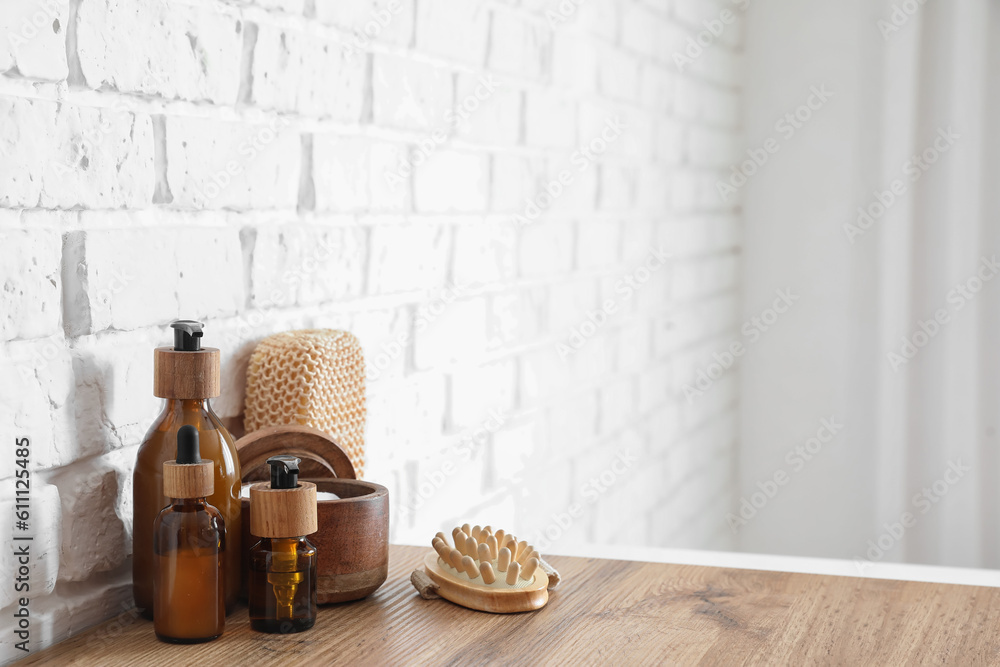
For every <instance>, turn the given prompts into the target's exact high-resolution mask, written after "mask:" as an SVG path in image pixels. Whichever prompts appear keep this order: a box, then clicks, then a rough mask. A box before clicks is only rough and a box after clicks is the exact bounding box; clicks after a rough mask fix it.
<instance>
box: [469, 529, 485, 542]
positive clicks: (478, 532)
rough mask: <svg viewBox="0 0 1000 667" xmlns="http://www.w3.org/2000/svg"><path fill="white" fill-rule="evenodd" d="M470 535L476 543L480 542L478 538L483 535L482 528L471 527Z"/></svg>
mask: <svg viewBox="0 0 1000 667" xmlns="http://www.w3.org/2000/svg"><path fill="white" fill-rule="evenodd" d="M470 534H471V535H472V536H473V537H474V538H476V541H477V542H478V541H480V540H479V536H480V535H482V534H483V529H482V528H480V527H479V526H473V527H472V533H470Z"/></svg>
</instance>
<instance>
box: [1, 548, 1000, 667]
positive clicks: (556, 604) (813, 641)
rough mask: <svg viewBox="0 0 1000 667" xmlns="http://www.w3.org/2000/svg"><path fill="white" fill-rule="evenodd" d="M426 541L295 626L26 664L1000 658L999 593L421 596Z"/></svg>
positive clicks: (63, 652)
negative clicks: (517, 599)
mask: <svg viewBox="0 0 1000 667" xmlns="http://www.w3.org/2000/svg"><path fill="white" fill-rule="evenodd" d="M427 551H428V549H427V548H426V547H392V549H391V558H390V563H391V566H390V574H389V581H388V583H387V584H386V585H385V586H383V587H382V588H381V589H380V590H379V591H377V592H376V593H375V594H374V595H372V596H371V597H369V598H366V599H364V600H361V601H359V602H354V603H350V604H341V605H333V606H330V607H321V608H320V610H319V617H318V619H317V621H316V627H315V628H313V629H312V630H310V631H308V632H304V633H301V634H297V635H289V636H279V635H264V634H259V633H254V632H252V631H251V630H250V629H249V625H248V621H247V613H246V610H245V609H241V610H239V611H237V612H236V613H234V614H232V615H230V616H229V617H228V618H227V619H226V633H225V634H224V635H223V636H222V637H221V638H220V639H218V640H216V641H214V642H211V643H209V644H200V645H196V646H170V645H167V644H163V643H161V642H158V641H157V640H156V638H155V637H154V636H153V626H152V624H151V623H149V622H148V621H145V620H142V619H138V618H134V617H133V616H129V615H128V614H125V615H123V616H122V617H120V618H119V619H116V620H112V621H109V622H108V623H105V624H104V625H102V626H98V627H97V628H94V629H91V630H89V631H87V632H85V633H83V634H81V635H78V636H76V637H74V638H72V639H70V640H68V641H66V642H63V643H62V644H59V645H57V646H54V647H52V648H51V649H49V650H46V651H43V652H41V653H38V654H36V655H33V656H31V657H30V658H28V659H27V660H26V661H25V662H23V663H20V664H28V665H30V664H48V663H51V664H71V665H93V664H100V665H107V666H109V667H114V666H119V665H120V666H126V665H128V666H133V665H157V666H158V667H172V666H174V665H177V666H180V665H192V664H254V665H292V664H366V665H368V664H392V665H412V664H461V665H464V664H492V663H503V664H530V665H538V664H541V665H567V664H569V665H577V664H597V663H600V664H619V665H645V664H663V663H666V664H682V665H688V664H696V663H699V664H708V665H733V664H746V665H773V664H778V665H806V664H821V665H873V664H874V665H902V664H907V665H909V664H935V665H940V664H949V665H986V664H997V663H998V662H1000V638H998V636H997V633H996V628H997V627H998V623H1000V589H993V588H983V587H974V586H953V585H941V584H926V583H916V582H899V581H882V580H874V579H857V578H851V577H829V576H818V575H807V574H787V573H780V572H755V571H750V570H730V569H721V568H710V567H698V566H689V565H660V564H649V563H631V562H621V561H608V560H596V559H586V558H561V557H552V558H551V559H549V560H551V562H552V564H553V565H554V566H555V567H557V568H558V569H559V571H560V573H561V574H562V575H563V583H562V585H561V586H560V587H559V589H558V590H556V591H553V592H551V594H550V597H549V603H548V604H547V605H546V606H545V607H544V608H542V609H540V610H538V611H534V612H530V613H526V614H507V615H496V614H485V613H481V612H475V611H470V610H468V609H464V608H462V607H459V606H457V605H454V604H452V603H450V602H448V601H446V600H424V599H422V598H421V597H420V596H419V595H417V593H416V591H414V589H413V586H412V585H411V584H410V581H409V577H410V573H411V572H412V571H413V570H414V569H416V568H418V567H420V566H421V564H422V562H423V558H424V555H425V554H426V553H427Z"/></svg>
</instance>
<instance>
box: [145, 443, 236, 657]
mask: <svg viewBox="0 0 1000 667" xmlns="http://www.w3.org/2000/svg"><path fill="white" fill-rule="evenodd" d="M214 468H215V465H214V464H213V463H212V462H211V461H202V460H201V456H200V454H199V447H198V429H196V428H195V427H194V426H190V425H188V426H182V427H181V429H180V431H178V432H177V460H176V461H167V462H166V463H164V464H163V491H164V493H165V494H166V495H167V497H168V498H170V504H169V505H168V506H167V507H165V508H163V510H161V511H160V513H159V514H158V515H157V517H156V520H155V521H154V522H153V565H154V567H153V570H154V575H153V610H154V611H153V629H154V630H155V631H156V636H157V637H158V638H160V639H161V640H163V641H165V642H172V643H175V644H195V643H198V642H206V641H210V640H212V639H215V638H216V637H218V636H220V635H221V634H222V632H223V630H224V629H225V627H226V604H225V597H224V594H223V581H222V580H223V567H222V562H223V559H224V558H225V554H226V525H225V521H224V520H223V518H222V515H221V514H219V511H218V510H217V509H215V508H214V507H212V506H211V505H210V504H209V502H208V500H207V499H206V498H207V497H208V496H209V495H211V494H212V492H213V491H214V487H215V470H214Z"/></svg>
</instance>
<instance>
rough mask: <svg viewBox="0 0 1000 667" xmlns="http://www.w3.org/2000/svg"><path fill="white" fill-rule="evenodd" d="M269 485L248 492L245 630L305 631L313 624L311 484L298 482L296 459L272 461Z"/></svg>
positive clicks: (313, 500) (313, 491)
mask: <svg viewBox="0 0 1000 667" xmlns="http://www.w3.org/2000/svg"><path fill="white" fill-rule="evenodd" d="M267 463H268V465H270V466H271V482H270V484H268V483H267V482H260V483H259V484H254V485H253V486H251V487H250V532H251V534H253V535H256V536H257V537H260V538H263V539H261V541H260V542H258V543H257V544H255V545H254V546H253V548H252V549H251V550H250V582H249V589H250V590H249V597H250V627H251V628H253V629H254V630H259V631H260V632H272V633H289V632H302V631H303V630H308V629H309V628H311V627H312V626H313V624H314V623H315V622H316V547H314V546H313V545H312V544H311V543H310V542H309V540H307V539H306V538H305V536H306V535H309V534H311V533H315V532H316V528H317V523H316V485H315V484H310V483H309V482H299V481H298V478H299V459H297V458H296V457H294V456H287V455H281V456H272V457H271V458H269V459H268V460H267Z"/></svg>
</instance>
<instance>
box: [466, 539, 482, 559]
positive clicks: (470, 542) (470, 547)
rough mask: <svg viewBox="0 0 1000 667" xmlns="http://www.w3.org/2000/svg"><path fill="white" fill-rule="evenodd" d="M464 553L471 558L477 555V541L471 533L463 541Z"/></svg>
mask: <svg viewBox="0 0 1000 667" xmlns="http://www.w3.org/2000/svg"><path fill="white" fill-rule="evenodd" d="M465 553H466V555H468V556H472V557H473V558H475V557H476V556H478V555H479V542H477V541H476V538H474V537H473V536H472V535H469V537H468V539H466V541H465Z"/></svg>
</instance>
